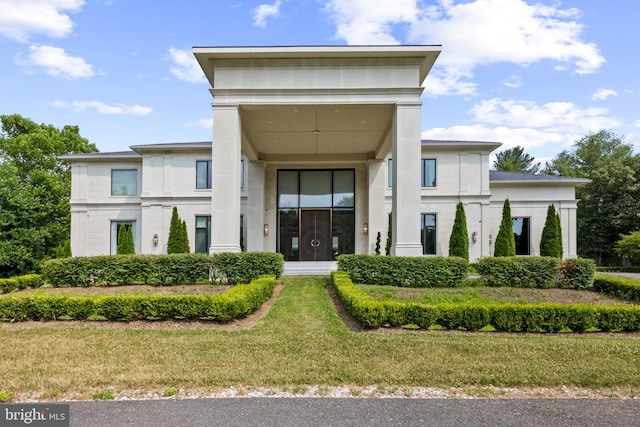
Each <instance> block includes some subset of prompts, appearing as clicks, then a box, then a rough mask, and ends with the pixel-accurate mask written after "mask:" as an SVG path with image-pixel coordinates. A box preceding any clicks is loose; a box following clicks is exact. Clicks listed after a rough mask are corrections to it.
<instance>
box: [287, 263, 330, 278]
mask: <svg viewBox="0 0 640 427" xmlns="http://www.w3.org/2000/svg"><path fill="white" fill-rule="evenodd" d="M337 269H338V263H337V262H335V261H286V262H285V263H284V273H282V274H283V275H284V276H328V275H329V274H331V272H332V271H336V270H337Z"/></svg>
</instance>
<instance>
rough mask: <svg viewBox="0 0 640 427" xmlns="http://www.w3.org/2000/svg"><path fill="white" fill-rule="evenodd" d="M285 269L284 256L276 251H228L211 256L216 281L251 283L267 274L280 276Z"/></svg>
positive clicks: (213, 275) (213, 277)
mask: <svg viewBox="0 0 640 427" xmlns="http://www.w3.org/2000/svg"><path fill="white" fill-rule="evenodd" d="M283 270H284V258H283V257H282V254H279V253H274V252H237V253H230V252H227V253H219V254H215V255H213V256H211V275H212V280H214V281H216V282H223V283H229V284H235V283H249V282H250V281H252V280H254V279H256V278H258V277H260V276H262V275H265V274H272V275H274V276H276V278H278V277H280V275H281V274H282V271H283Z"/></svg>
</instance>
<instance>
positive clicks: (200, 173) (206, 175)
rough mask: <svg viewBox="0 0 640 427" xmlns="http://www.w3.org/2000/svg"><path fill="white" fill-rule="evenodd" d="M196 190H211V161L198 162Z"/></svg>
mask: <svg viewBox="0 0 640 427" xmlns="http://www.w3.org/2000/svg"><path fill="white" fill-rule="evenodd" d="M196 188H198V189H207V188H211V160H196Z"/></svg>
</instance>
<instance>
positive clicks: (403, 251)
mask: <svg viewBox="0 0 640 427" xmlns="http://www.w3.org/2000/svg"><path fill="white" fill-rule="evenodd" d="M391 255H393V256H422V245H421V244H419V243H418V244H415V243H396V244H393V245H391Z"/></svg>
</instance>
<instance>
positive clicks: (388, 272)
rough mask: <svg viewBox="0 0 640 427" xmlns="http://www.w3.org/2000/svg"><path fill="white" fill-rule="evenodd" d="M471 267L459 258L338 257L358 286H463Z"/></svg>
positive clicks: (342, 266)
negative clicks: (468, 269)
mask: <svg viewBox="0 0 640 427" xmlns="http://www.w3.org/2000/svg"><path fill="white" fill-rule="evenodd" d="M468 265H469V264H468V262H467V261H466V260H464V259H462V258H456V257H447V258H445V257H388V256H385V257H382V256H375V255H340V256H338V270H339V271H344V272H346V273H348V274H349V277H351V280H353V281H354V282H356V283H364V284H377V285H391V286H406V287H416V288H425V287H453V286H459V285H460V284H461V283H462V281H463V279H465V278H466V277H467V268H468Z"/></svg>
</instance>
